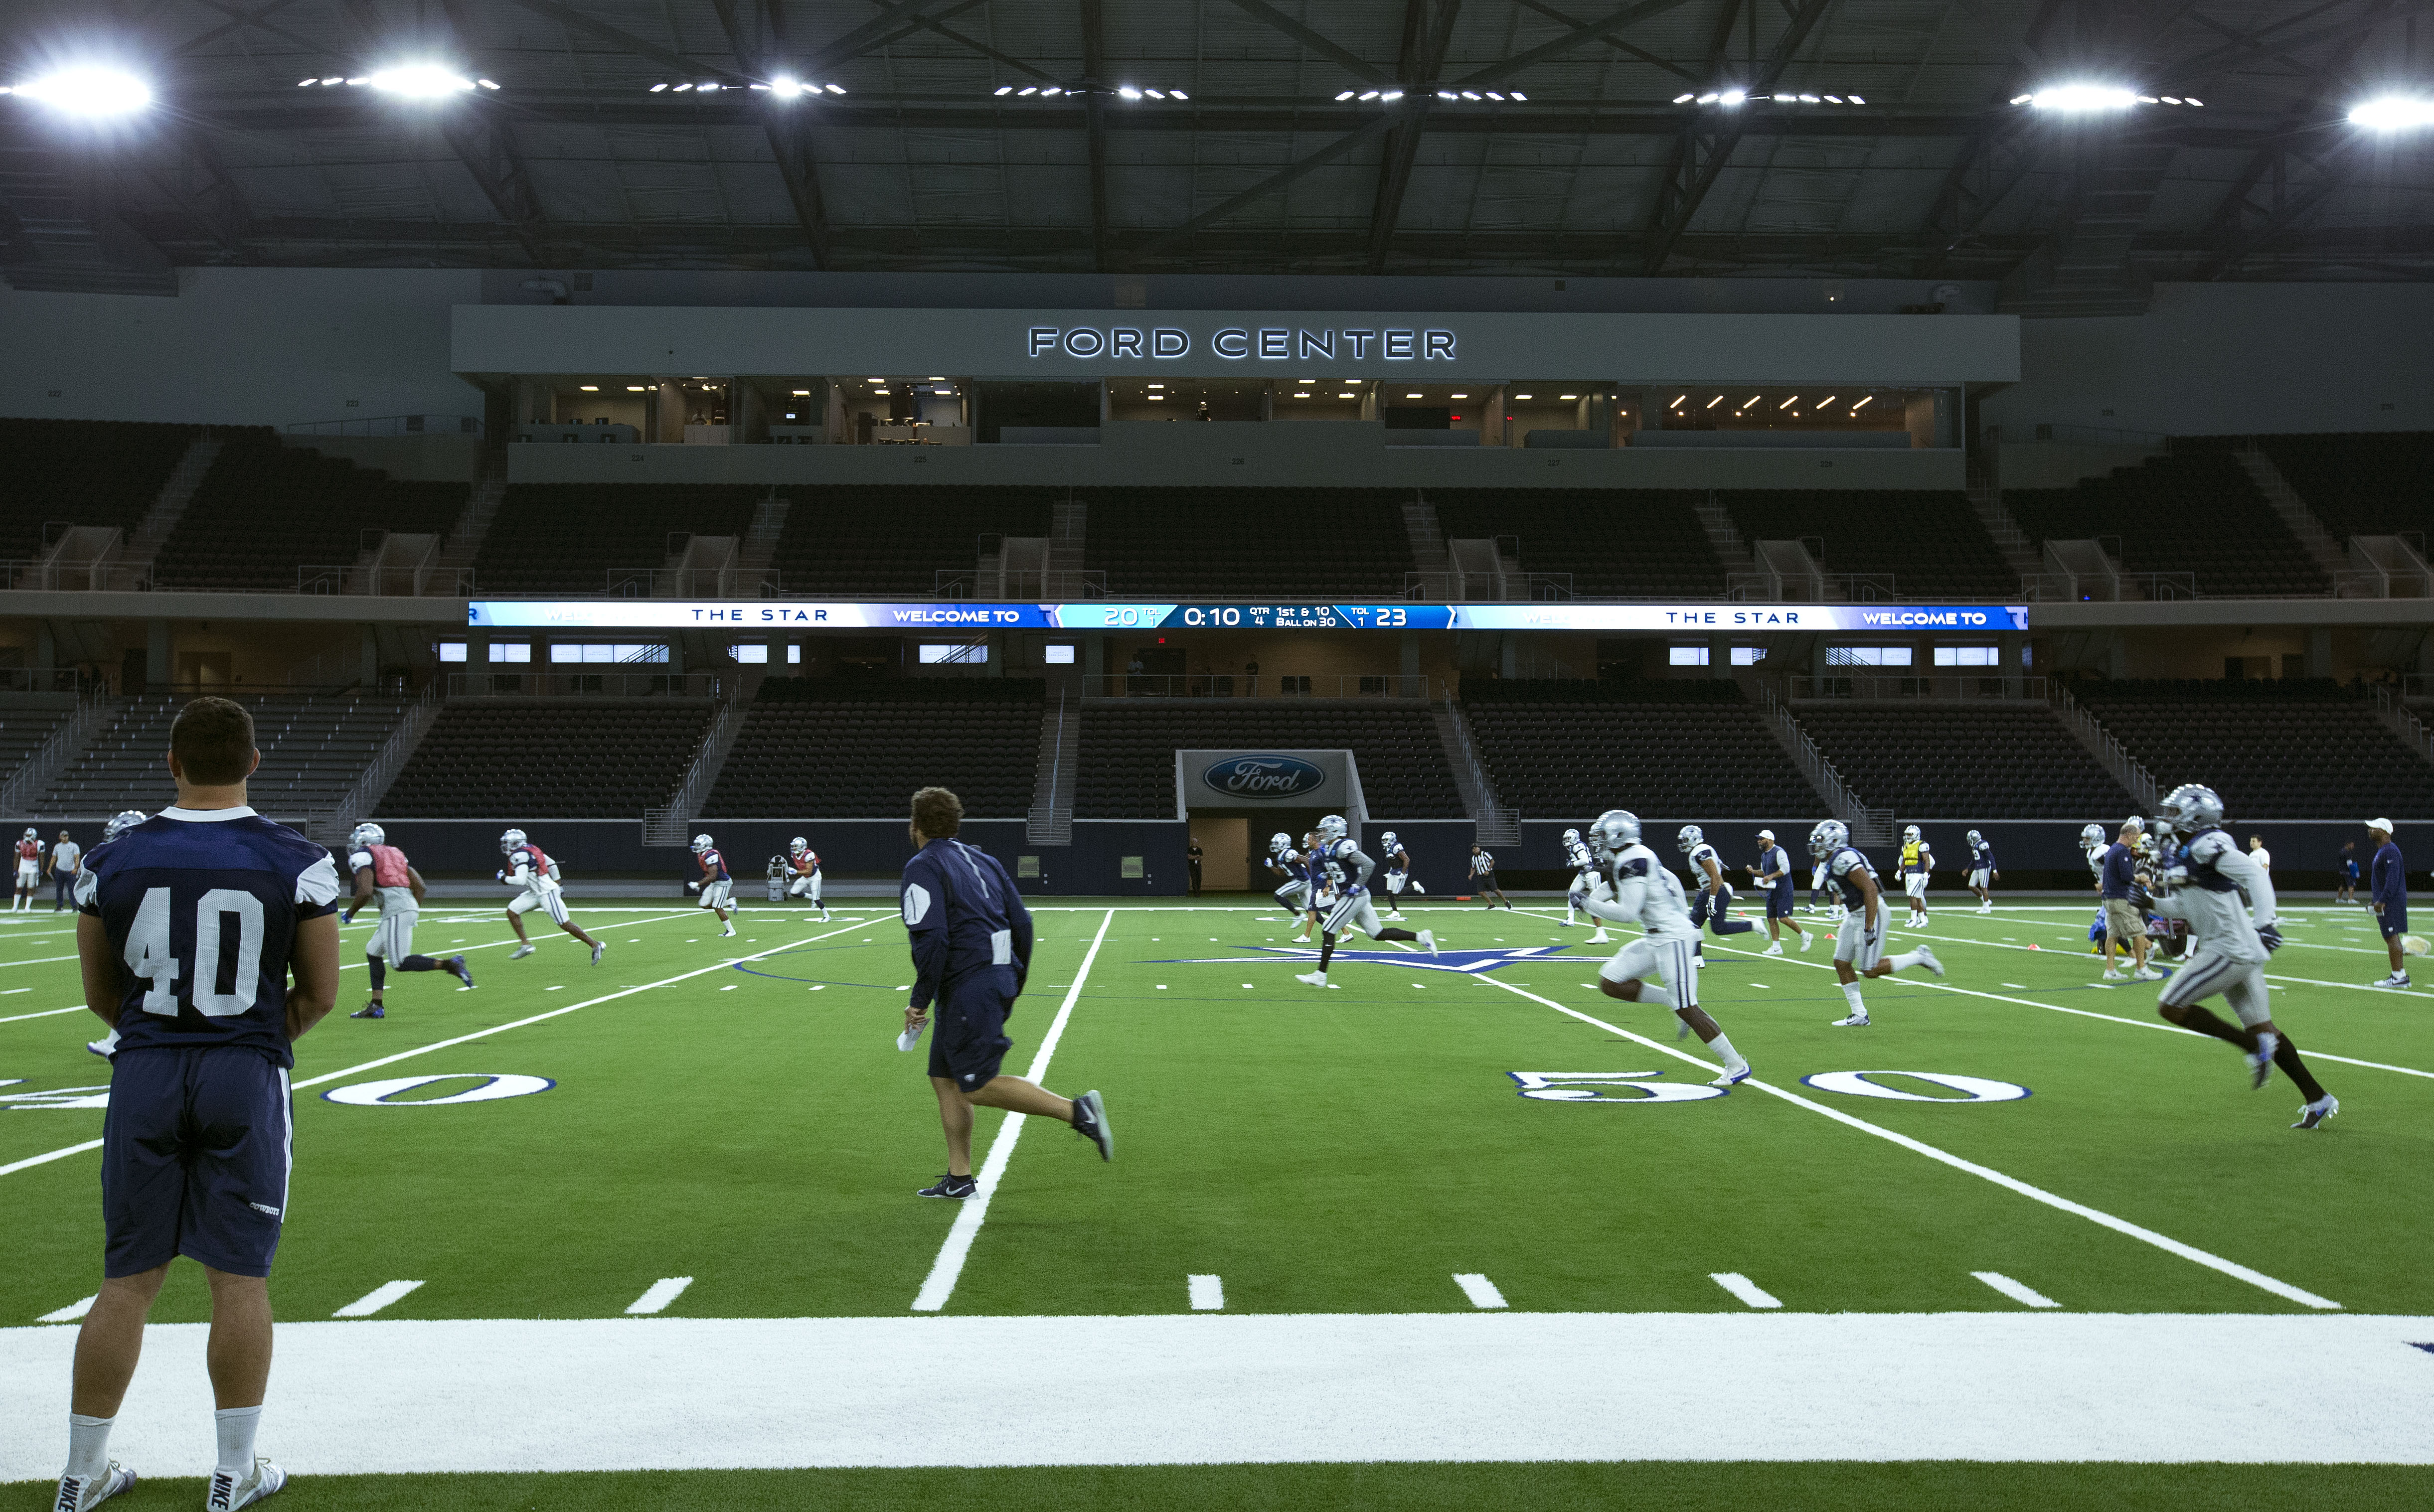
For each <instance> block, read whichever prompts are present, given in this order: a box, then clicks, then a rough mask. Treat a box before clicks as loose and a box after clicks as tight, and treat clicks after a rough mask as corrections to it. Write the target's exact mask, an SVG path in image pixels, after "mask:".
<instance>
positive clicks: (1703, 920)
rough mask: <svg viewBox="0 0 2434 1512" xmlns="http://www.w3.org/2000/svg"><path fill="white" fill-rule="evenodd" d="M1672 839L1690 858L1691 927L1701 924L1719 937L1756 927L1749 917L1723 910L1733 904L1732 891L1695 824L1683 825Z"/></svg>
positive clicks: (1712, 852)
mask: <svg viewBox="0 0 2434 1512" xmlns="http://www.w3.org/2000/svg"><path fill="white" fill-rule="evenodd" d="M1674 842H1675V843H1676V844H1678V845H1680V846H1681V847H1682V854H1683V855H1684V856H1687V857H1688V858H1690V882H1691V885H1692V887H1693V888H1694V889H1695V890H1696V891H1695V892H1693V893H1692V894H1691V897H1690V925H1691V926H1692V927H1693V928H1694V929H1695V928H1696V927H1697V926H1700V925H1703V924H1704V925H1706V926H1707V927H1708V928H1710V929H1713V930H1714V931H1715V932H1716V933H1717V934H1718V935H1719V936H1723V935H1740V934H1747V933H1749V932H1750V931H1751V930H1753V929H1755V928H1757V925H1755V924H1753V923H1751V922H1750V921H1749V920H1747V919H1735V918H1732V917H1730V916H1729V915H1728V914H1727V913H1726V912H1725V910H1726V909H1730V908H1731V907H1732V906H1733V890H1732V886H1731V884H1729V883H1727V882H1726V881H1725V880H1724V863H1723V860H1722V859H1721V858H1719V857H1718V856H1717V855H1716V848H1715V847H1714V846H1713V845H1710V844H1708V843H1707V837H1706V833H1705V832H1703V831H1702V830H1701V829H1700V828H1699V826H1698V825H1696V824H1685V825H1683V826H1682V832H1681V833H1680V834H1679V835H1676V836H1675V837H1674Z"/></svg>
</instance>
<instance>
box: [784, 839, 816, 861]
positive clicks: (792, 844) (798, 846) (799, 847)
mask: <svg viewBox="0 0 2434 1512" xmlns="http://www.w3.org/2000/svg"><path fill="white" fill-rule="evenodd" d="M811 848H812V844H811V841H807V840H805V839H803V837H802V836H800V835H797V836H796V837H795V838H794V839H793V840H790V841H787V842H786V854H787V855H789V856H800V855H802V854H803V853H804V852H805V851H807V850H810V849H811Z"/></svg>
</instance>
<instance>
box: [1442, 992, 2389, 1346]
mask: <svg viewBox="0 0 2434 1512" xmlns="http://www.w3.org/2000/svg"><path fill="white" fill-rule="evenodd" d="M1479 980H1481V981H1483V982H1486V983H1487V984H1488V985H1490V986H1492V987H1501V988H1503V989H1504V990H1505V991H1506V992H1508V993H1511V994H1514V995H1515V996H1516V997H1526V998H1528V999H1530V1000H1531V1001H1532V1002H1534V1003H1543V1004H1545V1005H1546V1006H1547V1007H1549V1008H1551V1009H1553V1010H1554V1011H1556V1012H1558V1013H1564V1014H1568V1015H1569V1016H1570V1017H1572V1018H1576V1019H1579V1020H1580V1021H1581V1022H1582V1023H1584V1024H1594V1025H1596V1026H1597V1027H1598V1028H1602V1029H1604V1030H1606V1031H1607V1032H1609V1033H1612V1034H1616V1035H1619V1036H1620V1037H1621V1038H1623V1039H1626V1040H1629V1041H1631V1042H1632V1043H1633V1044H1634V1045H1644V1046H1646V1047H1647V1048H1649V1049H1651V1050H1654V1051H1656V1052H1658V1053H1659V1054H1661V1055H1670V1056H1671V1057H1673V1058H1674V1059H1675V1060H1677V1061H1687V1062H1689V1063H1690V1064H1692V1065H1695V1066H1698V1067H1700V1068H1702V1069H1704V1070H1713V1069H1714V1068H1715V1065H1714V1062H1710V1061H1705V1060H1702V1059H1700V1058H1699V1057H1697V1056H1694V1055H1691V1054H1688V1052H1686V1051H1682V1050H1677V1049H1675V1048H1673V1046H1671V1045H1664V1044H1660V1043H1658V1042H1657V1041H1655V1040H1652V1039H1649V1038H1647V1037H1645V1036H1644V1035H1638V1034H1634V1033H1632V1032H1631V1031H1630V1030H1629V1029H1626V1028H1621V1027H1620V1026H1618V1025H1614V1024H1609V1023H1607V1022H1606V1021H1605V1020H1603V1019H1602V1018H1597V1017H1594V1016H1592V1015H1590V1014H1587V1013H1584V1012H1582V1011H1580V1010H1579V1009H1576V1008H1568V1007H1566V1006H1565V1005H1564V1004H1562V1003H1558V1002H1556V1001H1555V1000H1554V999H1553V998H1551V997H1541V996H1539V995H1538V994H1535V993H1530V992H1524V991H1522V990H1521V989H1520V988H1518V987H1517V986H1514V985H1513V984H1512V983H1510V982H1501V981H1498V980H1497V979H1496V978H1495V977H1480V978H1479ZM1741 1086H1743V1087H1749V1088H1754V1089H1756V1090H1757V1091H1759V1092H1763V1093H1765V1094H1767V1095H1768V1096H1773V1097H1779V1098H1781V1099H1782V1100H1784V1101H1785V1102H1788V1103H1791V1105H1792V1106H1793V1107H1795V1108H1806V1109H1807V1110H1808V1111H1809V1112H1810V1113H1818V1114H1821V1115H1823V1116H1825V1117H1827V1118H1831V1119H1832V1120H1834V1121H1835V1122H1836V1123H1838V1124H1842V1125H1844V1126H1846V1127H1848V1128H1851V1129H1856V1130H1860V1131H1861V1132H1862V1133H1868V1134H1874V1135H1875V1136H1877V1138H1878V1139H1882V1140H1885V1141H1887V1142H1889V1143H1891V1144H1894V1145H1898V1146H1900V1147H1902V1148H1904V1149H1907V1150H1911V1151H1912V1152H1914V1153H1916V1154H1920V1155H1924V1156H1926V1157H1927V1158H1928V1159H1929V1160H1932V1161H1939V1162H1941V1163H1943V1164H1945V1165H1949V1166H1951V1167H1952V1168H1953V1169H1954V1170H1956V1171H1962V1172H1964V1173H1966V1174H1968V1175H1970V1176H1975V1177H1977V1178H1978V1179H1980V1181H1992V1182H1994V1183H1995V1184H1996V1185H1997V1186H1999V1187H2002V1188H2003V1189H2004V1190H2006V1191H2009V1192H2016V1193H2018V1194H2019V1195H2020V1196H2022V1197H2024V1198H2029V1199H2030V1200H2031V1201H2032V1202H2042V1203H2044V1204H2045V1205H2046V1206H2048V1207H2049V1208H2053V1209H2056V1210H2057V1211H2059V1212H2063V1213H2068V1214H2071V1215H2075V1216H2078V1217H2083V1218H2085V1219H2087V1220H2088V1221H2089V1222H2090V1223H2095V1224H2100V1225H2101V1226H2103V1227H2104V1228H2107V1229H2111V1230H2112V1231H2113V1232H2116V1233H2119V1234H2125V1235H2127V1236H2128V1237H2130V1238H2133V1239H2135V1240H2138V1241H2139V1242H2140V1243H2142V1244H2150V1245H2153V1246H2154V1247H2155V1248H2156V1249H2161V1250H2163V1251H2165V1252H2166V1253H2168V1254H2174V1255H2178V1256H2180V1257H2181V1258H2182V1259H2183V1260H2186V1261H2190V1262H2193V1263H2194V1264H2197V1265H2201V1266H2205V1267H2206V1268H2207V1269H2209V1270H2216V1271H2220V1272H2221V1273H2222V1274H2223V1275H2226V1276H2229V1277H2231V1278H2232V1279H2234V1280H2236V1281H2244V1282H2246V1283H2249V1284H2250V1285H2252V1286H2254V1287H2256V1288H2258V1289H2259V1290H2262V1291H2268V1292H2271V1293H2272V1294H2273V1295H2274V1296H2276V1297H2280V1298H2283V1299H2285V1300H2289V1301H2293V1302H2297V1303H2298V1304H2299V1305H2301V1306H2302V1307H2315V1308H2338V1307H2340V1305H2341V1304H2340V1303H2339V1302H2337V1301H2334V1300H2331V1299H2330V1298H2325V1297H2319V1296H2317V1295H2316V1294H2315V1293H2314V1292H2311V1291H2306V1290H2304V1289H2302V1288H2300V1287H2297V1286H2293V1285H2291V1284H2290V1283H2288V1282H2284V1281H2276V1280H2274V1279H2273V1278H2272V1277H2271V1276H2269V1275H2266V1274H2265V1273H2264V1272H2263V1271H2260V1270H2251V1269H2250V1268H2249V1267H2248V1266H2243V1265H2241V1264H2239V1263H2238V1262H2237V1261H2234V1260H2225V1259H2224V1258H2222V1257H2221V1256H2220V1255H2217V1254H2210V1253H2208V1252H2207V1251H2205V1250H2203V1249H2199V1248H2197V1247H2196V1246H2195V1245H2187V1244H2183V1243H2182V1242H2181V1241H2179V1240H2178V1239H2174V1238H2172V1237H2170V1236H2169V1235H2168V1234H2162V1233H2157V1232H2155V1231H2154V1230H2152V1229H2149V1228H2145V1227H2142V1226H2141V1225H2138V1224H2135V1223H2132V1222H2131V1221H2130V1220H2129V1219H2127V1218H2117V1217H2115V1216H2114V1215H2112V1214H2110V1213H2105V1212H2102V1211H2100V1210H2099V1209H2096V1208H2091V1207H2089V1206H2087V1205H2086V1204H2084V1203H2082V1202H2074V1201H2072V1200H2071V1199H2070V1198H2066V1197H2060V1196H2057V1195H2056V1194H2054V1193H2051V1192H2048V1191H2047V1190H2046V1189H2045V1188H2043V1187H2040V1186H2032V1185H2031V1184H2030V1183H2028V1182H2026V1181H2021V1180H2020V1179H2019V1178H2017V1177H2014V1176H2006V1175H2004V1174H2003V1173H2002V1172H2001V1171H1998V1170H1996V1169H1995V1168H1994V1167H1992V1166H1988V1165H1980V1164H1978V1163H1977V1162H1976V1161H1970V1160H1963V1159H1962V1158H1961V1157H1960V1156H1958V1155H1955V1154H1952V1153H1951V1152H1950V1151H1948V1150H1942V1149H1938V1148H1936V1147H1934V1146H1933V1145H1929V1144H1928V1143H1927V1142H1925V1141H1924V1140H1917V1139H1912V1138H1911V1137H1910V1136H1909V1135H1908V1134H1901V1133H1895V1132H1894V1130H1890V1129H1887V1128H1884V1127H1883V1126H1882V1125H1879V1124H1872V1123H1870V1122H1868V1121H1867V1120H1866V1119H1864V1118H1855V1117H1853V1116H1852V1115H1851V1114H1849V1113H1844V1112H1843V1111H1842V1110H1841V1109H1839V1108H1828V1107H1826V1105H1825V1104H1824V1103H1822V1102H1816V1101H1813V1100H1811V1099H1810V1098H1808V1097H1804V1096H1800V1095H1799V1094H1798V1093H1795V1092H1787V1091H1785V1090H1784V1089H1783V1088H1781V1087H1778V1086H1774V1085H1773V1084H1772V1083H1769V1082H1765V1081H1760V1080H1758V1079H1757V1078H1755V1077H1753V1078H1751V1079H1749V1080H1747V1081H1744V1082H1742V1083H1741Z"/></svg>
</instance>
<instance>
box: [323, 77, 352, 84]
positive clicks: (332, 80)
mask: <svg viewBox="0 0 2434 1512" xmlns="http://www.w3.org/2000/svg"><path fill="white" fill-rule="evenodd" d="M321 82H322V83H324V84H343V83H345V82H346V80H345V79H343V78H325V79H323V80H321Z"/></svg>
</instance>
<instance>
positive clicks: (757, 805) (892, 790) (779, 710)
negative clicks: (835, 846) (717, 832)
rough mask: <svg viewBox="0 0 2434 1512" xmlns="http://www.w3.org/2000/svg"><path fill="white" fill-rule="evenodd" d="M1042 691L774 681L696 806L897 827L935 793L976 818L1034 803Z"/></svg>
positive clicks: (1000, 683)
mask: <svg viewBox="0 0 2434 1512" xmlns="http://www.w3.org/2000/svg"><path fill="white" fill-rule="evenodd" d="M1046 687H1047V685H1046V684H1044V683H1040V682H1037V681H1034V680H1023V679H1013V678H997V677H973V678H951V679H948V678H941V679H937V680H934V681H921V680H914V679H901V678H887V679H877V678H801V677H772V678H770V679H768V680H767V681H765V682H763V684H762V685H761V692H760V695H759V697H758V698H756V699H755V700H754V701H753V704H752V706H751V707H750V708H749V709H747V710H746V711H745V715H744V727H743V729H742V730H741V731H740V732H739V733H738V734H737V736H736V738H735V744H734V745H733V746H732V747H730V748H729V750H728V756H727V764H726V765H725V766H724V767H722V768H720V769H719V773H718V782H717V785H716V786H715V787H713V788H712V789H711V794H710V800H709V802H708V804H707V805H705V806H704V807H703V809H702V813H703V816H704V817H705V818H711V819H774V818H780V817H795V816H800V817H803V818H819V819H900V818H902V817H903V815H904V814H905V812H906V804H907V802H908V801H909V800H910V799H911V798H912V796H913V790H915V789H916V788H921V787H928V786H931V785H935V786H938V787H941V788H946V789H948V790H951V791H952V792H953V793H954V794H955V796H957V797H958V798H961V799H962V800H963V801H964V812H965V813H966V814H968V815H969V816H971V817H972V818H975V819H1012V818H1020V817H1021V816H1022V815H1023V814H1025V813H1027V812H1028V811H1029V810H1030V807H1031V790H1032V778H1033V771H1034V768H1035V767H1036V766H1037V761H1038V755H1039V721H1040V716H1041V702H1042V700H1043V699H1044V697H1045V696H1046Z"/></svg>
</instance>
